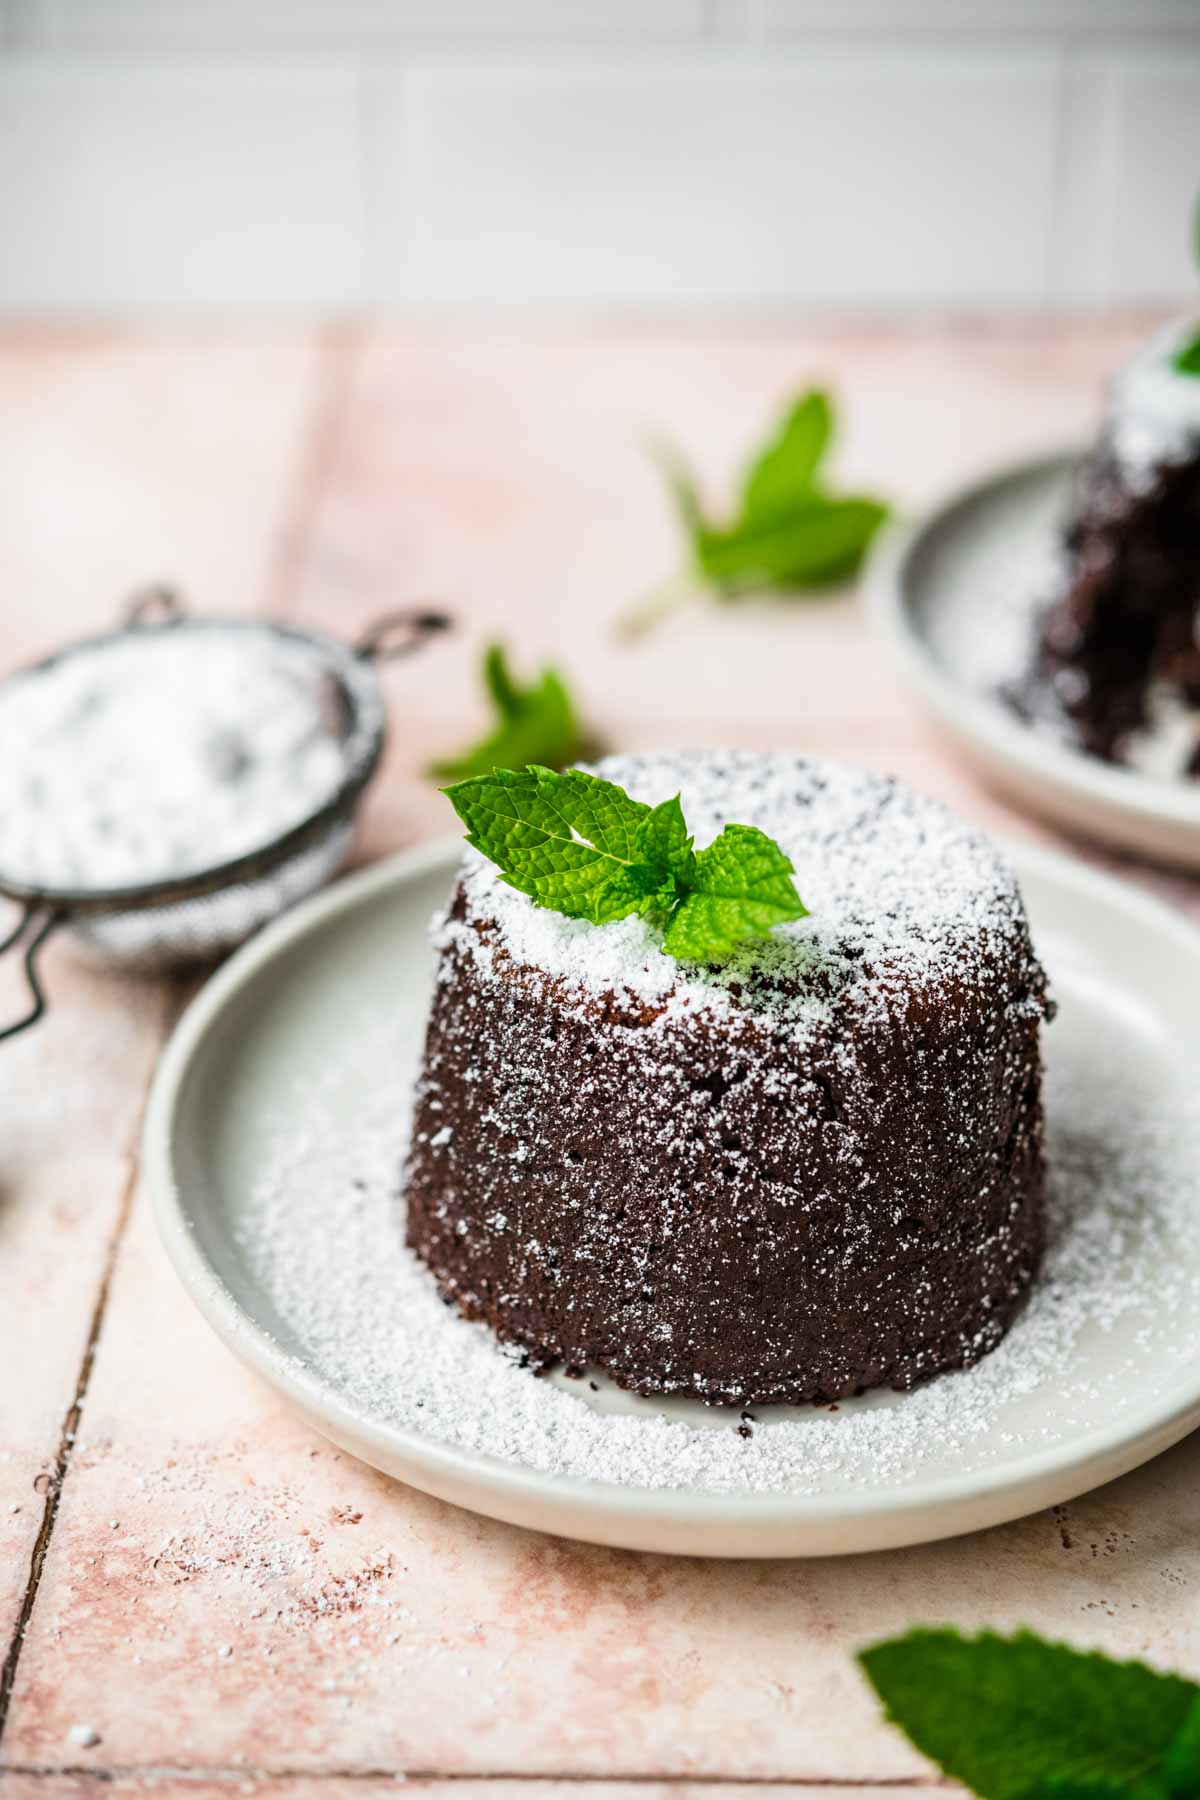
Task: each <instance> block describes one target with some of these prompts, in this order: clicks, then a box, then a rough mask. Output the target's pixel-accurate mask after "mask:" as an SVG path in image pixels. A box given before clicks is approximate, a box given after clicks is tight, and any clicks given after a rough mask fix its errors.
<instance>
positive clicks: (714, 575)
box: [622, 388, 888, 637]
mask: <svg viewBox="0 0 1200 1800" xmlns="http://www.w3.org/2000/svg"><path fill="white" fill-rule="evenodd" d="M833 426H834V415H833V403H832V401H831V399H830V397H829V395H828V394H827V393H825V392H824V391H823V390H822V389H820V388H811V389H810V390H809V391H808V392H807V393H805V394H802V395H801V396H800V398H799V399H798V400H796V401H794V402H793V403H792V404H791V405H790V406H789V408H788V409H787V411H786V413H785V414H784V417H783V419H782V420H781V422H780V424H779V425H778V427H777V428H776V430H775V431H774V432H773V434H772V435H771V437H770V438H769V439H768V441H767V443H766V445H765V446H764V447H763V448H762V449H761V450H760V451H759V452H758V453H757V454H756V455H755V456H754V457H752V459H751V461H750V464H749V467H748V468H747V469H746V471H745V474H744V475H743V478H742V482H741V489H740V495H739V507H738V510H737V512H736V514H735V515H734V517H733V518H731V519H729V520H727V521H724V522H721V521H719V520H715V519H713V518H710V517H709V516H708V515H707V514H706V513H705V510H704V508H703V506H702V504H701V501H700V496H699V491H698V488H697V485H696V482H695V480H694V478H693V476H692V474H691V472H690V471H689V469H688V467H687V464H686V463H685V462H684V460H683V458H682V457H681V456H680V454H679V452H678V451H677V450H674V449H669V448H663V447H661V446H660V447H659V450H658V460H659V462H660V464H661V465H662V468H663V472H664V475H665V477H666V480H667V484H668V487H669V489H670V493H671V496H672V498H673V500H674V502H675V509H676V512H677V514H678V516H679V523H680V526H681V528H682V530H683V534H684V537H685V539H686V542H687V546H688V566H687V569H686V570H685V571H684V573H683V574H682V575H679V576H675V577H672V579H671V580H670V581H668V582H664V583H663V584H662V586H661V587H659V588H656V589H655V590H654V592H653V593H652V594H650V595H648V596H647V597H646V599H645V600H644V601H643V603H642V604H641V605H640V606H639V607H638V608H637V609H636V610H635V611H634V612H633V613H631V614H630V615H629V616H628V617H627V618H626V619H625V620H624V621H623V625H622V629H623V631H624V633H625V635H626V636H630V637H633V636H637V635H638V634H639V633H641V632H643V631H646V630H648V629H649V627H650V626H651V625H652V624H654V623H655V622H656V620H657V619H659V618H660V617H662V616H663V615H664V614H665V613H667V612H669V611H671V610H672V609H673V608H674V607H676V606H678V605H679V604H681V603H682V602H684V601H686V600H688V599H690V598H693V597H694V596H695V595H696V594H697V592H700V591H704V590H708V591H709V592H711V593H713V594H714V595H715V596H716V597H717V598H718V599H719V600H726V601H727V600H734V599H737V598H738V597H739V595H742V594H746V593H750V592H753V591H756V590H757V591H762V590H765V589H775V590H779V591H785V592H787V591H798V590H802V589H806V588H807V589H816V588H821V587H825V586H828V585H829V584H830V583H832V582H837V581H844V580H846V579H847V578H848V577H849V576H851V575H853V574H854V573H855V571H856V570H857V569H858V567H859V564H860V563H861V561H862V558H863V556H864V554H865V553H866V550H867V547H868V546H869V544H870V542H871V539H872V538H873V537H874V535H875V533H876V532H877V531H878V529H879V527H880V525H881V524H882V523H883V521H884V520H885V519H886V518H887V515H888V508H887V506H886V505H885V504H884V503H883V502H882V501H881V500H877V499H874V498H872V497H871V496H868V495H840V494H835V493H832V492H831V491H830V490H829V488H828V486H827V485H825V484H823V483H822V482H821V480H820V474H821V465H822V463H823V461H824V458H825V453H826V451H827V450H828V448H829V444H830V442H831V440H832V437H833Z"/></svg>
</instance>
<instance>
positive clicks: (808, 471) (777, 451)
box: [742, 388, 833, 518]
mask: <svg viewBox="0 0 1200 1800" xmlns="http://www.w3.org/2000/svg"><path fill="white" fill-rule="evenodd" d="M832 437H833V402H832V401H831V400H830V398H829V395H828V394H827V393H825V392H824V391H823V389H821V388H810V389H809V391H808V393H807V394H802V395H801V397H800V399H799V400H797V401H796V402H795V403H794V405H793V406H792V407H791V408H790V409H789V411H788V412H787V413H786V414H785V416H784V419H783V423H782V424H781V425H780V427H779V429H778V431H777V432H776V434H775V436H774V437H773V438H772V439H771V440H770V442H769V443H768V444H767V446H766V448H765V450H761V451H760V452H759V454H758V455H757V456H756V457H755V458H754V460H753V462H752V463H751V464H750V467H749V468H748V469H747V471H746V476H745V479H744V481H743V483H742V513H743V516H745V517H752V516H754V515H757V516H758V517H760V518H761V517H763V516H766V515H777V514H779V513H780V512H784V511H786V509H787V508H788V507H790V506H794V505H795V504H796V502H797V501H798V500H804V499H806V498H807V496H808V495H809V493H811V491H812V482H813V477H814V476H815V475H816V472H817V468H818V466H819V465H820V461H821V458H822V457H823V456H824V454H825V452H826V450H827V449H828V447H829V443H830V440H831V438H832Z"/></svg>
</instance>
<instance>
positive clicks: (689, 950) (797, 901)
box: [663, 825, 808, 962]
mask: <svg viewBox="0 0 1200 1800" xmlns="http://www.w3.org/2000/svg"><path fill="white" fill-rule="evenodd" d="M793 872H794V871H793V869H792V865H791V863H790V861H789V860H788V858H787V857H786V856H785V855H784V853H783V851H782V850H781V849H780V848H779V845H778V844H777V843H775V841H774V839H773V838H769V837H767V836H766V834H765V833H764V832H761V831H759V830H757V828H756V827H755V826H753V825H727V826H726V827H725V829H724V831H723V832H722V833H721V835H720V837H719V838H718V839H717V840H716V842H715V843H713V844H710V845H709V846H708V849H707V850H701V851H700V852H699V854H698V855H697V856H696V858H695V868H694V871H693V873H692V877H691V880H690V882H689V883H688V884H687V886H688V891H687V892H684V893H682V897H681V899H680V903H679V906H678V907H677V908H676V910H675V912H674V913H673V914H672V916H671V921H670V924H669V925H668V927H667V935H666V937H665V939H664V940H663V949H664V950H665V951H666V952H667V954H668V955H669V956H675V957H678V958H679V959H680V961H683V962H717V961H719V960H720V959H721V958H722V957H725V956H728V955H729V953H730V951H731V950H733V949H734V948H736V946H737V945H738V944H740V943H743V942H744V941H745V940H746V939H747V938H755V937H766V935H767V933H768V932H769V931H770V930H771V928H772V927H773V926H775V925H782V924H784V923H785V921H787V920H788V919H803V918H805V917H806V916H807V912H808V909H807V907H806V906H805V905H804V903H803V901H802V900H801V898H800V896H799V894H798V893H797V892H796V887H795V883H794V882H793V880H792V875H793Z"/></svg>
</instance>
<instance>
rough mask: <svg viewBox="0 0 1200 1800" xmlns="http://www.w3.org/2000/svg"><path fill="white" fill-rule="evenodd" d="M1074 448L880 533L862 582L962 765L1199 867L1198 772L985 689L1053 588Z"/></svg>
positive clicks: (1137, 848) (1018, 653)
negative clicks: (1071, 734)
mask: <svg viewBox="0 0 1200 1800" xmlns="http://www.w3.org/2000/svg"><path fill="white" fill-rule="evenodd" d="M1079 460H1080V459H1079V454H1078V453H1065V452H1064V453H1063V454H1061V455H1058V456H1053V457H1048V458H1046V459H1044V460H1042V461H1039V462H1031V463H1025V464H1022V465H1021V466H1020V467H1018V468H1015V469H1012V470H1008V471H1006V472H1003V473H1001V474H998V475H995V476H992V477H991V478H989V479H988V480H987V481H985V482H982V483H980V484H979V485H978V486H975V487H971V488H968V489H967V490H966V491H965V492H963V493H961V494H959V495H957V496H955V497H954V498H952V499H951V500H949V501H947V502H946V503H945V505H943V506H941V507H939V508H938V509H937V511H936V512H934V513H932V514H931V515H930V517H929V518H928V519H926V520H924V521H922V522H921V523H919V524H917V525H916V526H914V527H909V528H899V529H897V530H896V531H894V532H893V533H891V534H889V536H888V537H887V538H886V539H885V540H884V541H883V542H882V543H881V545H880V548H879V552H878V556H877V560H876V561H875V563H874V565H873V569H872V574H871V580H870V590H871V595H872V603H873V609H874V612H875V616H876V619H877V620H878V622H879V624H880V625H881V627H882V629H883V632H884V634H885V636H886V638H887V639H888V641H889V642H890V643H891V645H892V647H893V649H894V651H895V653H896V655H897V657H898V659H899V663H900V667H901V669H902V671H903V672H904V674H905V675H906V677H907V678H908V680H909V681H910V682H911V683H912V685H913V687H914V688H915V689H916V690H917V692H918V693H919V694H921V695H922V697H923V698H924V699H925V701H926V702H927V703H928V705H929V706H930V707H931V708H932V710H933V712H934V713H935V714H936V716H937V717H938V719H939V720H940V721H941V723H942V725H943V726H944V727H945V728H946V729H947V731H949V733H950V734H951V736H952V737H953V738H954V739H955V740H956V742H957V743H958V745H959V746H960V748H961V749H962V750H964V751H965V752H966V754H967V755H968V756H969V757H970V759H971V760H972V762H974V763H975V764H976V766H977V767H978V768H979V769H980V770H981V771H982V772H983V773H984V774H985V775H987V776H989V777H990V778H991V779H992V780H993V781H994V782H995V783H996V785H997V786H998V787H1000V788H1002V789H1003V790H1004V791H1005V792H1006V793H1008V794H1009V795H1011V796H1012V798H1013V799H1015V800H1017V801H1019V802H1020V803H1021V804H1022V805H1024V806H1026V807H1028V808H1029V809H1030V810H1031V811H1033V812H1036V813H1039V814H1041V815H1042V816H1043V817H1045V818H1048V819H1051V820H1053V821H1054V822H1055V823H1056V824H1059V825H1065V826H1066V827H1068V829H1071V830H1074V831H1079V832H1083V833H1086V834H1087V835H1088V836H1091V837H1095V838H1098V839H1100V840H1101V841H1103V842H1105V843H1108V844H1112V845H1115V846H1117V847H1118V848H1120V849H1123V850H1132V851H1134V852H1136V853H1138V854H1140V855H1143V856H1151V857H1154V858H1156V859H1158V860H1160V861H1164V862H1167V863H1171V864H1173V865H1175V866H1176V867H1179V868H1190V869H1200V782H1188V781H1173V780H1168V779H1161V780H1160V779H1155V778H1153V777H1151V776H1148V775H1144V774H1140V773H1138V772H1136V771H1134V770H1131V769H1124V768H1118V767H1115V766H1113V765H1111V764H1108V763H1103V762H1101V761H1099V760H1098V758H1096V757H1091V756H1085V755H1083V754H1082V752H1079V751H1076V750H1072V749H1071V748H1070V747H1069V746H1068V745H1066V744H1064V743H1062V742H1060V741H1059V740H1058V739H1056V738H1055V737H1054V736H1053V735H1051V734H1050V733H1049V732H1047V731H1044V730H1039V729H1036V728H1034V727H1033V726H1030V725H1027V724H1025V723H1023V722H1022V720H1021V719H1019V718H1018V717H1017V716H1016V714H1015V713H1014V712H1012V711H1011V710H1010V709H1009V708H1008V707H1006V706H1005V705H1004V704H1003V703H1002V702H1001V701H1000V700H999V699H998V698H997V695H996V689H997V686H998V685H999V684H1000V683H1001V682H1003V681H1005V680H1006V679H1008V678H1010V677H1013V676H1015V675H1017V674H1018V673H1019V672H1020V670H1021V667H1022V663H1023V660H1024V658H1025V657H1026V656H1027V655H1028V652H1029V646H1030V643H1031V641H1032V633H1033V621H1034V615H1035V613H1036V612H1037V610H1038V609H1039V607H1040V606H1041V605H1043V604H1044V603H1045V601H1046V599H1047V597H1048V596H1050V595H1052V594H1053V592H1054V587H1055V581H1056V558H1057V554H1058V544H1059V533H1060V530H1061V526H1062V522H1063V519H1064V517H1065V514H1066V510H1067V504H1068V500H1069V496H1070V490H1071V483H1072V480H1073V478H1074V475H1075V472H1076V470H1077V468H1078V465H1079Z"/></svg>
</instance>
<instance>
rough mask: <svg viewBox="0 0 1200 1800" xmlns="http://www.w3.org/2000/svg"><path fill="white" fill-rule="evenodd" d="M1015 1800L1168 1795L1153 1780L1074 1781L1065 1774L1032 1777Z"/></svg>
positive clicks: (1162, 1799) (1133, 1799)
mask: <svg viewBox="0 0 1200 1800" xmlns="http://www.w3.org/2000/svg"><path fill="white" fill-rule="evenodd" d="M1018 1800H1168V1795H1167V1794H1166V1791H1165V1790H1164V1789H1163V1788H1161V1787H1159V1785H1158V1783H1157V1782H1154V1781H1139V1782H1137V1783H1136V1785H1135V1786H1133V1787H1128V1786H1127V1785H1126V1784H1125V1782H1123V1781H1121V1782H1117V1781H1076V1780H1073V1779H1072V1778H1071V1777H1070V1776H1069V1775H1068V1776H1065V1777H1062V1778H1061V1779H1060V1778H1059V1777H1058V1776H1047V1777H1046V1779H1045V1780H1044V1781H1035V1782H1034V1784H1033V1786H1032V1787H1027V1788H1022V1789H1021V1792H1020V1795H1019V1796H1018Z"/></svg>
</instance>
